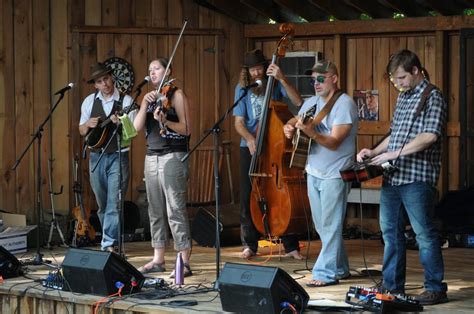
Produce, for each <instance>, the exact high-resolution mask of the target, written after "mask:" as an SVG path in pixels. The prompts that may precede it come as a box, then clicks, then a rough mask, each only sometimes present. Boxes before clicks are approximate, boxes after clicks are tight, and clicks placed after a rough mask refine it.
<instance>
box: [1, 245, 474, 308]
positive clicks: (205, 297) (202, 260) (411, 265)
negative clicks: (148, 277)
mask: <svg viewBox="0 0 474 314" xmlns="http://www.w3.org/2000/svg"><path fill="white" fill-rule="evenodd" d="M362 243H364V248H365V261H366V263H367V266H368V268H369V269H380V268H381V262H382V250H383V246H382V244H381V242H380V241H379V240H365V241H362V240H346V241H345V244H346V248H347V251H348V255H349V260H350V264H351V265H350V266H351V273H352V277H351V278H349V279H347V280H343V281H341V284H339V285H334V286H329V287H323V288H308V287H306V286H305V283H306V282H307V281H308V280H309V279H310V276H311V274H310V271H308V270H307V269H308V268H311V267H312V266H313V263H314V261H315V257H316V254H317V252H319V249H320V242H319V241H312V242H311V243H310V245H309V249H310V250H309V259H308V261H307V262H305V261H295V260H293V259H290V258H287V257H282V258H281V259H280V258H279V257H278V246H275V247H273V248H272V251H273V255H269V252H270V248H268V247H267V248H261V249H260V251H259V255H258V256H257V257H256V258H255V259H253V260H252V262H255V263H258V262H263V261H265V260H266V259H267V258H268V257H269V259H268V261H267V262H266V263H265V264H264V265H266V266H273V267H280V268H282V269H283V270H285V271H286V272H287V273H288V274H289V275H291V276H292V277H293V278H294V279H295V280H296V281H297V282H298V283H299V284H300V285H302V286H303V287H304V288H305V290H306V291H307V292H308V294H309V295H310V300H311V301H310V302H315V303H316V304H322V303H321V302H323V301H326V303H327V302H331V304H333V305H335V306H339V305H342V306H344V305H345V306H346V311H348V312H349V311H350V308H348V307H347V305H346V304H345V303H344V299H345V295H346V292H347V290H348V289H349V287H350V286H364V287H369V286H372V285H374V282H373V281H372V280H371V279H370V278H369V277H367V276H363V275H362V274H361V273H360V270H362V269H363V268H364V258H363V253H362V251H363V250H362ZM301 244H302V245H304V247H303V248H302V252H304V253H305V254H306V250H307V248H308V242H301ZM35 252H36V250H34V249H32V250H29V251H28V253H27V254H23V256H17V257H18V258H19V259H20V260H23V259H24V258H28V257H32V256H34V255H35ZM66 252H67V249H66V248H57V247H55V248H54V249H52V250H47V249H42V253H43V254H44V257H43V258H44V259H45V260H51V261H52V264H53V265H60V264H61V263H62V260H63V258H64V256H65V254H66ZM215 252H216V251H215V249H213V248H203V247H200V246H198V245H195V246H194V248H193V252H192V257H191V266H192V270H193V272H194V275H193V276H191V277H187V278H185V285H184V286H183V287H181V288H179V289H178V291H179V292H186V293H190V294H186V295H179V296H176V297H173V298H167V299H160V298H159V294H157V293H154V292H155V291H156V290H155V289H151V288H148V289H143V292H141V293H138V294H133V295H132V296H127V297H125V298H124V299H123V300H114V301H115V302H114V303H113V304H109V305H107V307H100V308H99V309H100V313H146V312H151V313H173V312H174V313H190V312H203V313H222V312H223V310H222V307H221V303H220V299H219V293H218V292H217V291H210V292H200V293H198V291H199V289H202V288H212V287H213V282H214V281H215V279H216V254H215ZM125 253H126V257H127V260H128V261H129V262H130V263H131V264H133V265H135V266H136V267H139V266H140V265H142V264H144V263H145V262H147V261H148V260H149V259H150V258H151V256H152V249H151V247H150V244H149V243H148V242H128V243H125ZM239 253H240V247H225V248H222V249H221V256H220V257H221V259H220V260H221V266H223V265H224V263H225V262H235V263H250V262H247V261H243V260H241V259H240V258H239ZM443 254H444V258H445V260H444V261H445V268H446V276H445V277H446V282H447V283H448V286H449V291H448V297H449V299H450V302H449V303H446V304H441V305H435V306H430V307H425V308H424V311H425V312H429V313H434V312H438V313H448V312H452V313H459V312H470V313H472V312H473V311H474V301H473V300H474V269H473V267H472V261H473V260H474V250H473V249H460V248H446V249H443ZM174 260H175V253H174V252H173V251H171V250H170V252H169V253H167V255H166V265H167V272H166V273H165V274H156V275H157V276H156V277H159V278H163V279H165V280H166V281H168V282H169V283H170V284H172V280H170V279H169V278H168V275H169V271H171V270H172V268H173V266H174ZM407 264H408V273H407V289H408V290H407V293H417V292H420V291H421V287H422V283H423V275H422V267H421V265H420V264H419V262H418V251H413V250H409V251H408V262H407ZM50 270H51V267H50V266H49V267H48V266H27V273H26V275H25V276H24V277H16V278H11V279H7V280H5V281H4V282H3V283H2V284H0V300H1V309H2V311H1V312H2V313H71V314H72V313H92V311H91V309H93V305H94V303H95V302H97V301H99V300H101V299H102V296H94V295H88V294H79V293H70V292H66V291H59V290H53V289H46V288H45V287H43V286H42V285H41V284H40V283H39V282H38V279H42V278H45V277H46V275H47V274H48V272H49V271H50ZM374 279H376V280H380V276H376V277H374ZM175 288H176V287H175ZM193 292H196V293H193ZM176 300H196V301H197V302H198V304H197V305H195V306H188V307H177V306H172V305H170V302H171V301H176ZM160 304H161V305H160ZM324 309H325V308H322V307H311V308H308V309H306V310H305V313H317V312H322V311H323V310H324ZM352 312H360V311H359V310H354V309H353V310H352ZM285 313H289V311H287V312H285Z"/></svg>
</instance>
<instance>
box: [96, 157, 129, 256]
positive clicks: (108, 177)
mask: <svg viewBox="0 0 474 314" xmlns="http://www.w3.org/2000/svg"><path fill="white" fill-rule="evenodd" d="M121 154H122V156H121V161H122V189H123V190H122V196H123V197H124V196H125V194H126V192H127V186H128V168H129V166H128V164H129V161H128V152H124V153H121ZM99 157H100V154H99V153H93V152H91V154H90V159H89V174H90V181H91V186H92V190H93V191H94V194H95V198H96V201H97V205H98V207H99V210H98V212H97V216H99V220H100V225H101V226H102V242H101V248H102V250H105V248H106V247H109V246H113V245H117V244H118V240H119V234H118V229H119V228H118V227H119V163H118V161H119V160H118V159H119V156H118V154H117V153H111V154H104V156H103V157H102V159H101V160H100V163H99V164H98V165H97V168H96V169H95V171H94V172H92V169H93V167H95V165H96V164H97V160H98V159H99ZM122 230H123V229H122Z"/></svg>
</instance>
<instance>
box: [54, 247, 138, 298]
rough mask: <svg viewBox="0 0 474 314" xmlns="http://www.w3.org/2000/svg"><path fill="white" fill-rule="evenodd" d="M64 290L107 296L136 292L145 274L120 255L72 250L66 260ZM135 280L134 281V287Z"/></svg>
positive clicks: (64, 262)
mask: <svg viewBox="0 0 474 314" xmlns="http://www.w3.org/2000/svg"><path fill="white" fill-rule="evenodd" d="M62 268H63V275H64V279H65V280H66V282H65V284H64V289H65V290H66V289H68V290H71V291H73V292H80V293H89V294H97V295H103V296H107V295H110V294H113V293H116V292H117V291H118V288H117V286H116V285H117V283H118V282H121V283H123V284H124V287H123V289H122V294H130V293H134V292H137V291H139V290H140V289H141V287H142V286H143V282H144V281H145V278H144V277H143V275H142V274H141V273H140V272H139V271H138V270H137V269H136V268H135V267H133V266H132V265H131V264H130V263H128V262H127V261H126V260H125V259H123V258H122V257H120V256H119V255H118V254H115V253H111V252H101V251H93V250H82V249H73V248H71V249H69V251H68V252H67V254H66V256H65V257H64V261H63V265H62ZM132 282H134V283H135V284H133V287H132Z"/></svg>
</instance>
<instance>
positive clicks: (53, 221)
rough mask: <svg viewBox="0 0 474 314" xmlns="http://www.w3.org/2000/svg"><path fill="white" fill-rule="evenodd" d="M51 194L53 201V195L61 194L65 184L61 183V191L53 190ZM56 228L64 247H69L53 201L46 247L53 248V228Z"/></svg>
mask: <svg viewBox="0 0 474 314" xmlns="http://www.w3.org/2000/svg"><path fill="white" fill-rule="evenodd" d="M49 193H50V195H51V201H52V198H53V195H59V194H62V193H63V186H62V185H61V191H60V192H57V193H54V192H53V191H49ZM54 229H56V230H57V231H58V234H59V237H60V238H61V241H62V244H63V246H64V247H69V246H68V245H67V244H66V241H65V240H64V235H63V232H62V231H61V228H60V226H59V222H58V220H57V219H56V213H55V211H54V205H52V203H51V222H50V224H49V237H48V243H47V244H46V248H47V249H51V239H52V237H53V230H54Z"/></svg>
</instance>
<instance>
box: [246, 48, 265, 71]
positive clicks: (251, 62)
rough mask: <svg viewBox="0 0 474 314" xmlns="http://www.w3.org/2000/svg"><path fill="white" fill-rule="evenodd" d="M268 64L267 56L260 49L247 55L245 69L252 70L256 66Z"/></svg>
mask: <svg viewBox="0 0 474 314" xmlns="http://www.w3.org/2000/svg"><path fill="white" fill-rule="evenodd" d="M266 63H267V59H265V56H264V55H263V52H262V50H260V49H254V50H252V51H249V52H247V53H246V54H245V59H244V67H247V68H251V67H254V66H256V65H263V64H266Z"/></svg>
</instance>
